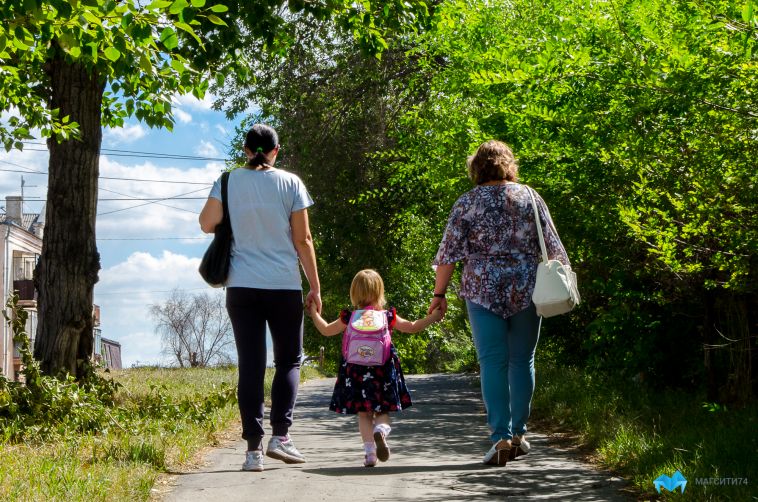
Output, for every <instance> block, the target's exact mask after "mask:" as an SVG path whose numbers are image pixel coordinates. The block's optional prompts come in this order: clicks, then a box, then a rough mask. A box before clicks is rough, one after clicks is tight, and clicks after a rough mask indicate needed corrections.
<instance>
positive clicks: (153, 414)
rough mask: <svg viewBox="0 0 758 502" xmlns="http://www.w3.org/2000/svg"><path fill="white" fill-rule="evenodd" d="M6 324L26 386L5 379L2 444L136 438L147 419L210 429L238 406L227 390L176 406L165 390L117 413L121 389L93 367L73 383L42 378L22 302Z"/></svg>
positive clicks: (14, 301)
mask: <svg viewBox="0 0 758 502" xmlns="http://www.w3.org/2000/svg"><path fill="white" fill-rule="evenodd" d="M6 307H7V308H8V309H9V310H10V312H11V315H8V314H7V313H6V314H5V315H6V318H7V319H8V323H9V324H10V326H11V328H12V330H13V333H14V337H13V338H14V342H15V343H17V344H18V346H19V352H20V354H21V358H22V363H23V368H22V370H21V374H22V375H23V382H9V381H8V380H6V379H5V378H0V431H2V433H1V436H0V441H2V442H18V441H21V440H28V439H37V440H39V439H49V438H53V437H64V436H66V435H69V434H73V433H75V434H103V433H106V432H107V431H108V430H109V429H111V428H113V427H118V428H120V429H123V430H129V429H131V431H130V432H134V433H137V432H138V430H139V426H138V424H139V423H140V422H141V421H143V420H146V419H151V418H152V419H158V418H160V419H162V420H174V421H180V420H184V421H192V422H196V423H199V424H202V423H206V422H207V421H208V420H209V419H210V418H211V417H212V416H213V415H214V413H215V412H216V410H218V409H222V408H224V407H226V406H228V405H229V404H233V403H235V402H236V389H235V388H234V387H233V386H231V385H228V384H222V385H221V386H220V388H218V389H213V390H212V391H207V392H206V393H205V394H204V395H203V394H199V393H197V394H194V395H189V396H184V397H182V398H181V399H178V400H173V399H171V398H170V397H169V396H168V395H167V394H166V393H165V392H164V391H165V390H166V389H165V387H163V388H159V387H156V386H151V387H150V392H149V393H147V394H145V395H144V396H141V397H140V398H139V399H134V400H132V402H131V403H130V404H129V406H123V403H122V406H120V407H116V405H117V402H118V401H119V398H118V397H117V396H118V392H119V390H120V388H121V385H120V384H118V383H117V382H115V381H113V380H112V379H106V378H104V377H103V376H100V375H98V374H97V373H95V371H94V370H93V369H92V368H91V367H90V370H89V372H88V376H87V378H84V379H81V380H80V381H78V382H76V381H74V379H73V377H72V376H68V378H66V379H65V380H61V379H57V378H53V377H50V376H46V375H43V374H42V373H41V372H40V369H39V362H38V361H36V360H34V358H33V357H32V354H31V352H30V350H29V337H28V336H27V334H26V333H25V332H24V326H25V323H26V317H27V313H26V311H25V310H23V309H22V308H20V307H18V296H17V295H14V296H12V297H10V298H9V300H8V302H7V305H6Z"/></svg>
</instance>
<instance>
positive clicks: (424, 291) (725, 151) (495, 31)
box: [230, 0, 758, 399]
mask: <svg viewBox="0 0 758 502" xmlns="http://www.w3.org/2000/svg"><path fill="white" fill-rule="evenodd" d="M756 10H757V9H756V8H755V3H754V2H752V1H745V2H729V1H709V2H700V3H692V2H679V1H676V2H664V1H637V0H625V1H622V2H590V1H584V0H550V1H548V2H535V1H531V0H516V1H495V2H487V3H484V2H478V1H474V0H470V1H467V0H451V1H448V2H444V3H442V4H439V5H438V7H437V8H436V10H435V11H434V12H433V17H432V19H431V21H430V22H429V24H428V29H426V30H424V31H423V32H422V33H417V34H415V33H414V34H409V35H407V36H397V37H393V38H392V39H391V40H390V41H389V47H388V49H387V50H386V51H385V52H384V55H383V58H382V60H381V61H374V60H371V59H370V58H364V57H361V56H360V55H359V53H358V52H357V51H356V45H355V43H354V42H353V41H351V40H350V39H345V38H340V37H331V38H329V37H325V36H324V33H323V32H320V31H318V30H314V31H311V32H301V34H300V37H301V38H300V39H296V44H295V47H296V48H297V49H296V51H295V53H296V56H295V57H293V58H288V59H282V60H281V61H279V65H272V64H270V63H267V65H268V67H269V68H275V71H274V72H272V74H271V78H270V79H267V80H266V82H258V83H255V84H253V85H251V86H250V87H249V89H248V91H247V92H249V93H250V94H244V93H242V94H240V92H239V91H235V90H230V92H231V95H234V96H240V95H255V96H257V97H258V99H259V102H261V103H262V110H263V115H264V117H269V118H270V119H271V120H273V121H274V122H276V123H277V125H278V126H279V127H280V129H281V130H280V136H281V137H282V141H283V143H284V144H286V145H287V148H285V151H284V155H283V156H282V158H283V160H284V161H285V162H287V163H289V164H288V165H290V166H292V168H293V169H296V170H297V171H298V172H300V173H301V174H302V176H303V177H304V178H305V179H306V180H307V184H308V186H309V188H310V189H311V190H312V191H314V192H315V198H316V200H317V205H316V206H314V209H313V215H314V216H313V222H314V228H316V229H317V231H316V235H317V238H318V250H319V260H320V266H321V268H322V270H328V271H329V272H331V273H330V274H329V275H328V278H327V279H326V281H328V288H332V287H334V288H335V289H334V295H335V296H334V299H333V300H332V297H331V296H330V297H328V298H327V300H328V301H327V307H326V308H327V309H329V308H332V309H338V306H344V305H345V302H346V298H347V296H346V292H347V290H348V287H349V279H350V277H352V273H354V272H355V271H356V270H357V269H358V268H359V267H365V266H371V267H374V268H377V269H378V270H379V271H380V272H381V273H382V275H383V276H384V277H385V281H386V282H387V289H388V292H389V295H390V298H391V300H392V301H393V302H395V303H396V304H397V305H398V307H399V308H400V307H402V308H403V310H401V314H403V315H412V314H413V313H421V312H422V311H423V309H424V308H425V306H426V305H428V301H429V293H430V291H431V275H432V271H431V268H430V267H429V264H430V262H431V259H432V258H433V256H434V254H435V252H436V247H437V244H438V242H439V238H440V236H441V233H442V230H443V228H444V225H445V223H446V217H447V212H448V211H449V209H450V207H451V206H452V204H453V202H454V201H455V199H456V198H457V197H458V196H460V195H461V194H462V193H463V192H464V191H466V190H468V189H469V188H470V187H471V184H470V182H469V181H468V180H467V178H466V174H465V164H464V161H465V158H466V156H467V155H469V154H470V153H472V152H473V151H474V149H475V148H476V147H477V146H478V145H479V144H480V143H481V142H483V141H485V140H487V139H491V138H496V139H500V140H503V141H505V142H506V143H508V144H510V145H511V146H512V147H513V149H514V151H515V153H516V155H517V158H518V160H519V163H520V177H521V180H522V181H524V182H526V183H529V184H530V185H532V186H534V187H535V188H537V190H539V191H540V193H541V194H542V195H543V197H544V198H545V199H546V200H547V202H548V205H549V206H550V209H551V212H552V214H553V217H554V219H555V220H556V224H557V226H558V229H559V232H560V234H561V236H562V238H563V240H564V244H565V245H566V247H567V249H568V252H569V255H570V257H571V258H572V262H573V264H574V266H575V268H576V269H577V271H578V273H579V276H580V288H581V290H582V293H583V298H584V299H585V302H584V304H583V306H582V308H581V309H580V310H579V311H578V312H576V313H575V314H574V315H572V316H570V317H568V318H564V319H562V320H560V321H559V320H550V321H548V322H546V323H545V335H546V336H545V337H544V338H543V340H544V342H543V343H545V344H546V345H547V346H548V347H549V348H550V354H551V355H552V356H553V357H556V358H559V359H562V360H564V361H568V362H572V363H574V364H576V363H579V364H581V365H583V366H586V367H589V368H592V369H597V370H603V371H612V372H615V373H618V374H621V375H624V376H627V377H631V376H637V377H639V378H647V379H650V380H652V381H656V382H659V383H670V384H674V385H692V384H693V383H697V382H700V383H709V390H710V395H711V397H714V396H715V398H724V399H734V398H744V396H745V395H749V394H750V392H751V388H752V387H753V386H754V385H755V380H754V378H753V376H752V375H751V373H750V371H749V367H750V361H751V358H753V357H754V356H752V354H753V353H754V352H755V351H754V341H752V340H753V339H754V335H755V333H754V330H755V325H756V320H755V312H756V311H758V304H757V303H756V301H757V300H756V293H757V292H756V284H758V280H756V279H757V277H756V274H757V273H758V270H757V269H756V248H757V245H756V242H758V235H757V234H756V232H758V221H757V220H756V214H758V212H757V211H756V202H757V201H756V197H757V195H756V194H757V193H758V192H757V191H756V181H757V179H756V177H758V170H757V169H756V164H755V159H756V158H758V156H757V155H756V154H757V153H758V149H757V147H756V144H758V143H756V141H755V131H756V124H757V119H758V116H757V115H756V110H758V106H756V104H757V103H756V95H755V91H754V89H756V88H758V60H757V58H756V54H757V49H756V46H757V45H758V18H756ZM320 205H323V206H325V207H328V210H327V209H323V210H322V209H320V208H319V206H320ZM326 213H328V214H326ZM377 221H378V222H381V223H382V225H384V227H383V228H385V229H386V231H383V232H372V231H371V228H372V225H374V224H376V222H377ZM357 242H361V244H360V245H359V244H357ZM371 250H374V251H375V252H373V251H371ZM325 288H327V286H326V285H325ZM328 288H327V290H329V289H328ZM330 301H334V302H336V303H337V304H338V305H334V306H331V305H330ZM461 307H462V306H461V305H460V304H456V303H455V302H454V303H453V306H452V312H451V315H449V316H448V318H447V319H446V321H445V322H444V323H443V325H442V326H441V328H439V329H440V330H439V331H435V330H434V329H433V330H431V332H430V333H428V334H427V335H426V339H424V338H423V336H420V337H417V338H416V339H415V340H416V342H417V344H418V347H417V349H415V350H411V351H410V354H411V357H410V359H412V361H413V362H412V363H411V366H412V367H413V368H414V369H425V370H438V369H440V368H444V367H445V364H449V363H444V361H445V360H446V359H444V358H443V359H439V358H436V357H435V356H434V355H435V354H440V351H443V352H444V351H451V352H449V353H450V354H453V355H454V356H453V359H452V360H450V359H448V361H455V362H456V363H457V364H459V365H460V364H462V365H466V364H470V363H472V361H471V359H470V357H471V352H467V351H466V349H465V347H464V346H463V345H461V346H458V348H453V347H452V346H451V343H452V342H454V340H455V336H454V335H453V333H457V332H458V331H459V329H458V328H459V327H462V326H465V324H464V323H465V319H464V316H463V312H462V308H461ZM409 340H410V339H409ZM314 343H318V342H316V341H314ZM399 343H400V344H402V343H404V341H403V340H400V341H399ZM408 343H410V341H409V342H408ZM407 359H409V358H408V357H406V358H405V359H404V361H405V360H407ZM703 361H706V364H705V365H703ZM746 368H748V369H746Z"/></svg>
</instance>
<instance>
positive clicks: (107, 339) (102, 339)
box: [100, 337, 121, 347]
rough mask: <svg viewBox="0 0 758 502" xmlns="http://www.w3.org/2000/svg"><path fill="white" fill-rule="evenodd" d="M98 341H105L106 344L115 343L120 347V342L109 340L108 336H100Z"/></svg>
mask: <svg viewBox="0 0 758 502" xmlns="http://www.w3.org/2000/svg"><path fill="white" fill-rule="evenodd" d="M100 341H101V342H103V343H107V344H108V345H116V346H118V347H121V342H117V341H116V340H111V339H110V338H102V337H101V338H100Z"/></svg>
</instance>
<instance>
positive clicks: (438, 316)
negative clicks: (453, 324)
mask: <svg viewBox="0 0 758 502" xmlns="http://www.w3.org/2000/svg"><path fill="white" fill-rule="evenodd" d="M427 317H428V319H429V321H431V323H432V324H434V323H436V322H440V321H441V320H442V318H443V317H445V314H444V313H443V312H442V308H440V307H437V308H436V309H434V310H432V312H431V313H430V314H429V315H428V316H427Z"/></svg>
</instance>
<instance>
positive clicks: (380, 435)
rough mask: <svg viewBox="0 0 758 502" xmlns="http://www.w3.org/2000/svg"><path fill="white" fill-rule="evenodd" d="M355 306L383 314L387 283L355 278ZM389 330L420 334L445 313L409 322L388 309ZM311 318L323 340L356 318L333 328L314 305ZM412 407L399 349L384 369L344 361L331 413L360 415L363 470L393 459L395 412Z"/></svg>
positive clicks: (365, 273) (345, 316)
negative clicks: (391, 438) (389, 441)
mask: <svg viewBox="0 0 758 502" xmlns="http://www.w3.org/2000/svg"><path fill="white" fill-rule="evenodd" d="M350 302H351V303H352V304H353V307H354V308H355V309H373V310H382V309H384V304H385V300H384V282H383V281H382V278H381V276H380V275H379V274H378V273H377V272H376V271H374V270H361V271H360V272H358V273H357V274H356V275H355V277H354V278H353V283H352V284H351V286H350ZM386 312H387V325H388V326H389V329H390V332H392V328H395V329H397V330H398V331H401V332H403V333H416V332H418V331H421V330H423V329H425V328H426V327H427V326H429V325H430V324H432V323H435V322H437V321H439V320H440V319H442V311H441V310H440V309H437V310H434V311H433V312H432V313H431V314H429V315H428V316H426V317H425V318H423V319H420V320H418V321H407V320H405V319H403V318H402V317H400V316H398V315H397V314H396V313H395V309H394V308H392V307H391V308H389V309H387V311H386ZM310 315H311V318H313V323H314V324H315V325H316V329H318V330H319V332H320V333H321V334H322V335H324V336H334V335H336V334H339V333H342V332H343V331H344V330H345V328H346V327H347V325H348V323H349V322H350V315H351V312H349V311H347V310H343V311H342V312H341V313H340V317H339V319H337V320H336V321H334V322H331V323H328V324H327V322H326V321H325V320H324V319H323V318H322V317H321V315H319V313H318V310H317V309H316V306H315V305H313V304H311V308H310ZM409 406H411V395H410V394H409V393H408V388H407V387H406V386H405V379H404V378H403V370H402V369H401V368H400V359H398V357H397V351H396V350H395V346H394V345H392V347H391V349H390V357H389V358H388V359H387V362H386V363H385V364H384V365H382V366H363V365H359V364H351V363H348V362H347V361H346V360H345V357H344V356H343V357H342V360H341V363H340V368H339V374H338V375H337V383H336V384H335V385H334V394H333V395H332V402H331V403H330V404H329V409H330V410H332V411H336V412H337V413H343V414H348V415H354V414H357V415H358V430H359V431H360V433H361V439H363V447H364V449H365V457H364V462H363V465H365V466H366V467H373V466H375V465H376V461H377V459H378V460H381V461H382V462H384V461H386V460H387V459H389V457H390V448H389V446H388V445H387V436H389V433H390V430H391V428H390V417H389V414H388V413H389V412H390V411H400V410H402V409H404V408H408V407H409Z"/></svg>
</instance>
